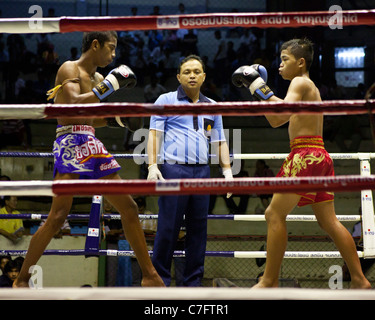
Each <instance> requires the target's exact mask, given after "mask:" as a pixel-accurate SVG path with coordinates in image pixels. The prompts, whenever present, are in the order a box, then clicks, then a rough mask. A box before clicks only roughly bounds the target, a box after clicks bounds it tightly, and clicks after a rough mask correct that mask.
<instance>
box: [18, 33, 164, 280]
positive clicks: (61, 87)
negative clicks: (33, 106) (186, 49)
mask: <svg viewBox="0 0 375 320" xmlns="http://www.w3.org/2000/svg"><path fill="white" fill-rule="evenodd" d="M116 46H117V34H116V32H111V31H107V32H88V33H84V35H83V42H82V55H81V57H80V58H79V60H77V61H67V62H65V63H64V64H63V65H62V66H61V67H60V69H59V70H58V72H57V75H56V82H55V84H56V87H55V88H53V89H52V90H50V91H48V93H47V94H49V99H52V98H54V99H55V102H56V103H71V104H80V103H98V102H100V101H102V100H104V99H106V98H107V97H108V96H109V95H110V94H112V93H113V92H114V91H116V90H118V89H119V88H122V87H128V88H132V87H134V86H135V84H136V77H135V74H134V73H133V72H132V70H131V69H130V68H129V67H127V66H124V65H121V66H119V67H118V68H115V69H113V70H112V71H111V72H110V73H109V74H108V75H107V77H106V78H105V79H104V78H103V76H102V75H101V74H99V73H98V72H96V69H97V67H106V66H107V65H109V64H110V63H111V62H112V60H113V59H114V57H115V49H116ZM126 122H127V119H124V118H120V117H116V118H114V119H98V118H97V119H91V118H89V119H88V118H77V119H72V118H64V116H63V115H62V117H61V118H59V119H58V126H57V130H56V141H55V143H54V146H53V153H54V157H55V167H54V179H55V180H66V179H80V178H82V179H101V178H104V179H121V178H120V176H119V175H118V173H117V172H118V170H120V165H119V164H118V163H117V161H116V160H115V159H114V157H113V156H112V155H111V154H110V153H108V151H107V150H106V148H105V147H104V145H103V144H102V143H101V142H100V140H99V139H97V138H96V137H95V129H94V127H102V126H106V125H109V126H113V125H115V126H121V127H123V126H125V125H126ZM106 198H107V200H108V201H109V202H110V203H111V204H112V205H113V206H114V207H115V208H116V209H117V210H118V212H119V213H120V215H121V222H122V225H123V229H124V233H125V236H126V239H127V240H128V241H129V243H130V245H131V247H132V249H133V250H134V252H135V255H136V257H137V259H138V263H139V265H140V267H141V270H142V275H143V279H142V285H143V286H164V283H163V281H162V280H161V278H160V277H159V275H158V273H157V272H156V270H155V268H154V266H153V265H152V262H151V259H150V256H149V254H148V251H147V246H146V241H145V238H144V233H143V231H142V228H141V225H140V222H139V219H138V207H137V204H136V203H135V202H134V200H133V199H132V197H131V196H130V195H107V196H106ZM72 202H73V196H72V195H69V196H56V197H54V198H53V200H52V206H51V210H50V212H49V215H48V218H47V221H46V223H45V224H44V225H43V226H42V227H41V228H39V229H38V231H37V232H36V233H35V234H34V236H33V238H32V239H31V241H30V246H29V249H28V251H27V255H26V257H25V261H24V263H23V266H22V269H21V271H20V274H19V276H18V278H17V279H16V280H15V281H14V284H13V286H14V287H27V286H28V281H29V278H30V273H29V268H30V267H31V266H33V265H35V264H36V263H37V262H38V260H39V258H40V257H41V255H42V254H43V252H44V250H45V248H46V247H47V245H48V244H49V242H50V241H51V239H52V237H53V235H54V234H55V233H56V232H57V231H58V230H60V228H61V226H62V224H63V222H64V221H65V219H66V217H67V215H68V213H69V211H70V209H71V206H72Z"/></svg>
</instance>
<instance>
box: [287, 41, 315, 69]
mask: <svg viewBox="0 0 375 320" xmlns="http://www.w3.org/2000/svg"><path fill="white" fill-rule="evenodd" d="M313 46H314V45H313V43H312V42H311V41H310V40H309V39H307V38H304V39H292V40H289V41H287V42H284V43H283V44H282V46H281V49H280V52H281V51H283V50H287V49H289V50H290V53H291V54H292V55H293V56H294V57H295V58H296V59H300V58H304V59H305V61H306V70H307V71H309V70H310V67H311V64H312V61H313V58H314V48H313Z"/></svg>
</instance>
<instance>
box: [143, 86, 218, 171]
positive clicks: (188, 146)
mask: <svg viewBox="0 0 375 320" xmlns="http://www.w3.org/2000/svg"><path fill="white" fill-rule="evenodd" d="M198 102H211V103H215V101H214V100H212V99H210V98H207V97H205V96H204V95H203V94H201V93H200V94H199V100H198ZM187 103H192V101H191V100H190V99H189V97H188V96H187V95H186V93H185V91H184V90H183V89H182V87H181V86H179V87H178V89H177V91H173V92H169V93H165V94H162V95H161V96H160V97H159V98H158V99H157V100H156V101H155V104H158V105H163V104H187ZM152 129H154V130H156V131H161V132H163V133H164V139H163V142H162V145H161V146H160V152H159V154H160V157H161V158H159V160H158V163H164V162H168V163H170V164H175V163H179V164H207V163H208V154H209V142H218V141H225V135H224V129H223V120H222V117H221V116H220V115H199V116H198V130H195V129H194V116H190V115H189V116H172V117H168V116H151V119H150V130H152Z"/></svg>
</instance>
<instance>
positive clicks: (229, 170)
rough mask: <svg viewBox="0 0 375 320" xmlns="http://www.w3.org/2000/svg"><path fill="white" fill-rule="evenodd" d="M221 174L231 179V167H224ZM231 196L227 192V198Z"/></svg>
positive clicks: (226, 178)
mask: <svg viewBox="0 0 375 320" xmlns="http://www.w3.org/2000/svg"><path fill="white" fill-rule="evenodd" d="M223 176H224V178H225V180H233V174H232V169H231V168H229V169H225V170H223ZM231 196H232V193H229V192H228V193H227V198H230V197H231Z"/></svg>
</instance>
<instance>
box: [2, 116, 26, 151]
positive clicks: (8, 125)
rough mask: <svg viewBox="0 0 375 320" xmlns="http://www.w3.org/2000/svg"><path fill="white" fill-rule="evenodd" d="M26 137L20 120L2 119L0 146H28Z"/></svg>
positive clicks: (23, 125)
mask: <svg viewBox="0 0 375 320" xmlns="http://www.w3.org/2000/svg"><path fill="white" fill-rule="evenodd" d="M27 141H28V137H27V132H26V128H25V124H24V122H23V121H22V120H4V121H3V126H2V128H1V132H0V148H5V147H8V146H22V147H23V148H26V147H28V143H27Z"/></svg>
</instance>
